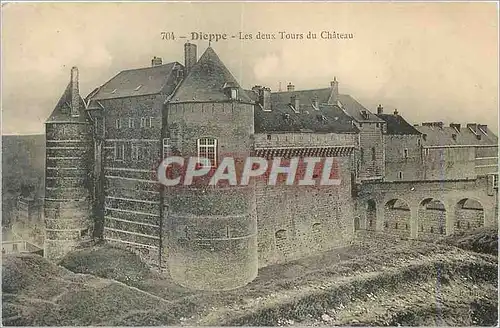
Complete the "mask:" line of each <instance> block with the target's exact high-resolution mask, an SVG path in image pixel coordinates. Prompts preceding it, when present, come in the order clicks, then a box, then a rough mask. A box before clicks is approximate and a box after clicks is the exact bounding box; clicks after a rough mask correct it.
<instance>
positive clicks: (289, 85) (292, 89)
mask: <svg viewBox="0 0 500 328" xmlns="http://www.w3.org/2000/svg"><path fill="white" fill-rule="evenodd" d="M286 91H289V92H290V91H295V86H294V85H293V84H292V82H289V83H288V85H287V86H286Z"/></svg>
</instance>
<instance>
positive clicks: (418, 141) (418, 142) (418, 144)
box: [417, 139, 421, 147]
mask: <svg viewBox="0 0 500 328" xmlns="http://www.w3.org/2000/svg"><path fill="white" fill-rule="evenodd" d="M420 144H421V141H420V139H418V140H417V146H419V147H420Z"/></svg>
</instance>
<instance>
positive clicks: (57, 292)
mask: <svg viewBox="0 0 500 328" xmlns="http://www.w3.org/2000/svg"><path fill="white" fill-rule="evenodd" d="M61 264H62V265H64V266H65V267H66V268H63V267H61V266H56V265H54V264H51V263H49V262H47V261H46V260H44V259H43V258H40V257H37V256H18V257H6V258H5V259H4V263H3V284H2V288H3V301H4V302H3V312H4V318H3V323H4V324H5V325H35V324H36V325H138V324H140V325H187V326H195V325H207V326H215V325H223V326H238V325H261V326H295V325H301V326H303V325H328V326H332V325H371V326H391V325H393V326H395V325H408V326H418V325H472V326H488V325H495V324H496V323H497V311H496V309H497V303H498V302H497V299H498V298H497V291H498V289H497V264H498V262H497V258H496V257H495V256H492V255H488V254H481V253H476V252H471V251H466V250H462V249H460V248H457V247H454V246H448V245H442V244H438V243H422V242H417V241H404V242H399V243H397V242H395V241H394V240H375V239H371V240H358V241H356V243H355V244H354V245H352V246H351V247H349V248H345V249H339V250H334V251H331V252H326V253H324V254H322V255H319V256H315V257H311V258H306V259H302V260H299V261H295V262H292V263H288V264H286V265H275V266H271V267H266V268H263V269H261V270H260V271H259V276H258V278H257V279H256V280H254V281H253V282H252V283H250V284H248V285H247V286H245V287H242V288H240V289H237V290H233V291H227V292H197V291H190V290H187V289H185V288H183V287H180V286H177V285H176V284H175V283H173V282H172V281H171V279H170V278H169V277H168V275H165V274H160V273H158V272H154V271H151V270H149V269H147V268H146V267H145V266H144V264H143V263H141V262H140V260H139V259H138V258H137V257H136V256H135V255H133V254H132V253H130V252H128V251H126V250H124V249H120V248H115V247H111V246H109V245H103V246H95V247H93V248H90V249H84V250H79V251H76V252H73V253H72V254H69V255H68V256H67V257H66V258H65V259H64V260H63V261H62V262H61ZM68 269H71V270H73V271H74V272H76V273H74V272H71V271H69V270H68Z"/></svg>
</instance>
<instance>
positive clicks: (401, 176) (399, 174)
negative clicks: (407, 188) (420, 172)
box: [398, 171, 403, 180]
mask: <svg viewBox="0 0 500 328" xmlns="http://www.w3.org/2000/svg"><path fill="white" fill-rule="evenodd" d="M398 177H399V180H402V179H403V172H401V171H400V172H399V173H398Z"/></svg>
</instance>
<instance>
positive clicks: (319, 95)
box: [273, 88, 383, 122]
mask: <svg viewBox="0 0 500 328" xmlns="http://www.w3.org/2000/svg"><path fill="white" fill-rule="evenodd" d="M330 93H331V89H330V88H322V89H311V90H297V91H283V92H275V93H273V94H274V95H276V97H278V98H280V99H287V100H289V99H290V97H291V96H292V95H296V96H297V97H298V98H299V99H300V101H301V102H302V101H309V102H312V101H313V100H314V99H317V100H318V102H319V103H323V104H327V103H328V99H329V98H330ZM338 100H339V102H340V103H338V104H337V105H339V106H341V107H340V108H341V109H342V110H343V111H345V112H346V113H347V115H349V116H351V117H352V118H353V119H354V120H355V121H358V122H383V120H382V119H380V118H379V117H377V116H376V115H375V114H373V113H372V112H370V111H369V110H368V109H367V108H365V107H364V106H363V105H361V104H360V103H359V102H358V101H356V99H354V98H353V97H352V96H350V95H344V94H339V95H338ZM362 111H366V113H367V115H368V118H364V117H363V116H362V114H361V112H362Z"/></svg>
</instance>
